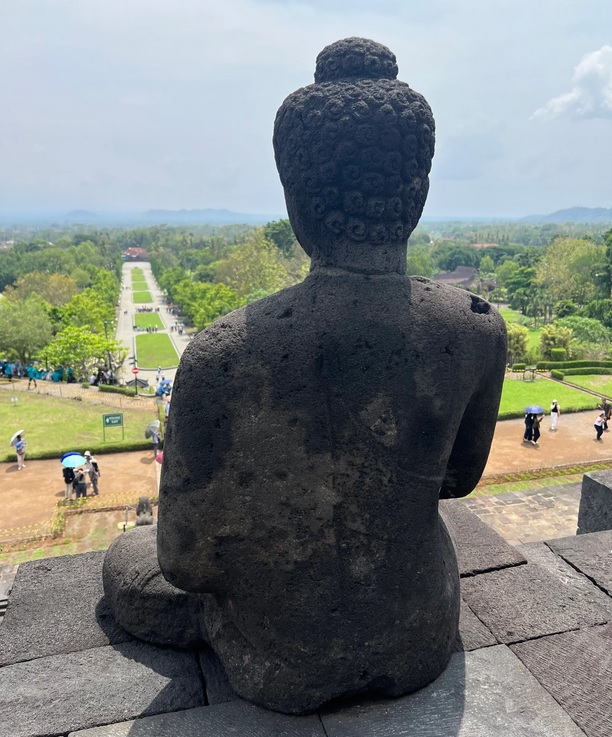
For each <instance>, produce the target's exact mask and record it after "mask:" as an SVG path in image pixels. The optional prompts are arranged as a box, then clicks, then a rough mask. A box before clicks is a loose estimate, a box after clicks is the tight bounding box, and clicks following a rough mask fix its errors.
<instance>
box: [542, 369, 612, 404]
mask: <svg viewBox="0 0 612 737" xmlns="http://www.w3.org/2000/svg"><path fill="white" fill-rule="evenodd" d="M567 380H568V381H569V382H570V383H572V384H578V386H583V387H584V388H585V389H589V391H592V392H596V393H597V394H601V396H602V397H612V376H597V375H596V374H593V375H590V376H586V375H585V376H568V377H567ZM558 398H559V397H555V399H558Z"/></svg>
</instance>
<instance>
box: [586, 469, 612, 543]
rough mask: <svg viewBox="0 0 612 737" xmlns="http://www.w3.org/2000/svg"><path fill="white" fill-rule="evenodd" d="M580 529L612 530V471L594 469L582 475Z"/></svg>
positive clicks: (588, 530) (594, 530)
mask: <svg viewBox="0 0 612 737" xmlns="http://www.w3.org/2000/svg"><path fill="white" fill-rule="evenodd" d="M578 530H579V532H580V533H585V532H600V531H601V530H612V471H594V472H593V473H586V474H585V475H584V476H583V477H582V493H581V494H580V507H579V509H578Z"/></svg>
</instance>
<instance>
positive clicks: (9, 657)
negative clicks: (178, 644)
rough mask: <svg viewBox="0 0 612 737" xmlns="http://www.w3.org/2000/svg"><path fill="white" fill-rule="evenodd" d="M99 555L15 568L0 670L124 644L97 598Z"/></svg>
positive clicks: (0, 629)
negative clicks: (53, 657)
mask: <svg viewBox="0 0 612 737" xmlns="http://www.w3.org/2000/svg"><path fill="white" fill-rule="evenodd" d="M104 554H105V553H104V551H100V552H95V553H82V554H80V555H66V556H61V557H59V558H45V559H44V560H37V561H31V562H29V563H22V564H21V565H20V566H19V570H18V571H17V575H16V577H15V582H14V584H13V590H12V591H11V596H10V598H9V605H8V609H7V611H6V615H5V617H4V620H3V622H2V626H0V666H3V665H9V664H11V663H18V662H20V661H23V660H32V659H34V658H42V657H45V656H48V655H59V654H62V653H70V652H77V651H79V650H86V649H87V648H92V647H102V646H104V645H108V644H113V643H118V642H125V641H127V640H131V639H132V637H131V636H130V635H129V634H128V633H127V632H125V631H124V630H122V629H121V628H120V627H119V626H118V625H117V624H116V623H115V621H114V619H113V617H112V615H111V613H110V610H109V609H108V607H107V606H106V603H105V602H104V600H103V595H104V591H103V589H102V563H103V560H104Z"/></svg>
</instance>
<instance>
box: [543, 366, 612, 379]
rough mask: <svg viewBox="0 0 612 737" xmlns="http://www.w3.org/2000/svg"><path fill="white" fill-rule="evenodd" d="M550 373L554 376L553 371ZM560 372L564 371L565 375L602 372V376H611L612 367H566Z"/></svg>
mask: <svg viewBox="0 0 612 737" xmlns="http://www.w3.org/2000/svg"><path fill="white" fill-rule="evenodd" d="M550 373H551V376H552V374H553V372H552V371H551V372H550ZM558 373H563V374H565V376H585V375H586V376H589V375H591V374H596V375H597V374H600V375H602V376H610V375H612V368H597V367H593V366H589V368H584V369H565V370H564V371H563V372H561V371H560V372H558ZM553 378H555V377H553Z"/></svg>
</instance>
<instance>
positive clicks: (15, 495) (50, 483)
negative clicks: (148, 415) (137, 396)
mask: <svg viewBox="0 0 612 737" xmlns="http://www.w3.org/2000/svg"><path fill="white" fill-rule="evenodd" d="M97 460H98V463H99V465H100V471H101V477H100V497H99V499H100V501H101V502H102V501H108V502H109V503H111V502H112V501H114V500H115V499H116V500H117V501H118V503H121V499H122V498H125V497H126V496H131V497H136V498H137V497H138V496H156V495H157V475H158V469H159V463H156V462H155V461H154V459H153V454H152V452H150V451H149V452H147V451H138V452H134V453H110V454H108V455H101V456H98V457H97ZM64 489H65V486H64V480H63V478H62V468H61V465H60V462H59V459H58V460H50V461H28V459H27V456H26V467H25V469H24V470H22V471H17V464H16V463H1V464H0V540H2V539H10V538H13V537H15V536H16V533H17V530H16V528H24V529H23V530H22V534H19V535H18V536H19V537H27V532H28V528H30V526H36V525H39V524H41V523H45V522H47V521H48V520H50V519H51V517H52V516H53V512H54V509H55V503H56V502H57V501H58V500H61V499H63V498H64ZM90 492H91V489H88V493H90ZM9 529H10V530H11V531H13V532H11V533H10V534H9V533H7V532H6V531H7V530H9ZM34 532H35V530H34Z"/></svg>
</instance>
